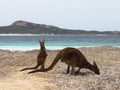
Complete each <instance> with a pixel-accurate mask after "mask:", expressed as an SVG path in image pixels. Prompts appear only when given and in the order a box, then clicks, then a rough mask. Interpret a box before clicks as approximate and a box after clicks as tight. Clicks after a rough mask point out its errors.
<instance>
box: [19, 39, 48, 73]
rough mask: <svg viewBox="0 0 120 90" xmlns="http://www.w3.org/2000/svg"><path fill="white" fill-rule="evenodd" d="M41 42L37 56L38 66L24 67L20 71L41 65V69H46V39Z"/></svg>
mask: <svg viewBox="0 0 120 90" xmlns="http://www.w3.org/2000/svg"><path fill="white" fill-rule="evenodd" d="M39 43H40V47H41V49H40V52H39V54H38V56H37V64H36V66H34V67H30V68H24V69H22V70H20V71H24V70H29V69H37V68H38V67H39V66H40V65H41V69H44V68H45V67H44V63H45V60H46V57H47V53H46V49H45V46H44V43H45V41H40V40H39Z"/></svg>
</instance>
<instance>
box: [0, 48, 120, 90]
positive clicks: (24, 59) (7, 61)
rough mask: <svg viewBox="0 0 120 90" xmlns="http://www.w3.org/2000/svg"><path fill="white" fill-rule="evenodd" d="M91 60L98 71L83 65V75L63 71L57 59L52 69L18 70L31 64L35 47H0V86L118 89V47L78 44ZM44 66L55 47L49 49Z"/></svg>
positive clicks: (8, 89)
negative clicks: (82, 46)
mask: <svg viewBox="0 0 120 90" xmlns="http://www.w3.org/2000/svg"><path fill="white" fill-rule="evenodd" d="M80 51H81V52H82V53H83V54H84V55H85V56H86V58H87V59H88V61H90V62H91V63H92V62H93V61H96V63H97V64H98V66H99V68H100V73H101V75H95V74H94V73H93V72H92V71H89V70H87V69H82V70H81V72H84V73H85V74H84V75H80V74H79V75H76V76H72V75H70V74H64V72H66V67H67V65H66V64H64V63H61V62H58V63H57V65H56V66H55V67H54V68H53V70H51V71H49V72H39V73H34V74H29V75H28V74H27V72H29V71H24V72H19V70H20V69H23V68H24V67H30V66H34V65H35V64H36V57H37V54H38V52H39V51H38V50H33V51H26V52H23V51H12V52H11V51H6V50H0V90H120V48H116V47H94V48H80ZM47 52H48V57H47V60H46V67H48V66H49V65H50V64H51V63H52V61H53V59H54V57H55V55H56V54H57V52H58V51H55V50H51V51H50V50H48V51H47Z"/></svg>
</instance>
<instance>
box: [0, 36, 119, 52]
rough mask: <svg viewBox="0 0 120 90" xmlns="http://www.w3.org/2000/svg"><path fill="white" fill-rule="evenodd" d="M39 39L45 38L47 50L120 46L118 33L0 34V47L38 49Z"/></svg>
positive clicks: (6, 48) (5, 48)
mask: <svg viewBox="0 0 120 90" xmlns="http://www.w3.org/2000/svg"><path fill="white" fill-rule="evenodd" d="M39 40H45V46H46V49H49V50H59V49H63V48H65V47H75V48H81V47H99V46H115V47H120V35H0V49H4V50H23V51H26V50H33V49H39V48H40V45H39Z"/></svg>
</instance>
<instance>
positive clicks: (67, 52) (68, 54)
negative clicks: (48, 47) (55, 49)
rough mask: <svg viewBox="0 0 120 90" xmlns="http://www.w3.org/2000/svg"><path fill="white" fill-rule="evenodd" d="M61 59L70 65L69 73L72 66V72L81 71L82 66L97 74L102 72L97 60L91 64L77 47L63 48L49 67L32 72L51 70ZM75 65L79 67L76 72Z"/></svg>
mask: <svg viewBox="0 0 120 90" xmlns="http://www.w3.org/2000/svg"><path fill="white" fill-rule="evenodd" d="M59 59H61V61H62V62H64V63H66V64H67V65H68V67H67V73H69V71H70V66H71V67H72V69H71V74H75V73H79V71H80V69H81V68H87V69H90V70H92V71H93V72H94V73H95V74H100V72H99V68H98V67H97V64H96V63H95V61H94V63H93V65H92V64H90V63H89V62H88V61H87V59H86V58H85V56H84V55H83V54H82V53H81V52H80V51H79V50H77V49H75V48H65V49H63V50H61V51H60V52H59V53H58V54H57V55H56V57H55V59H54V61H53V62H52V64H51V65H50V66H49V67H48V68H46V69H39V70H35V71H32V72H30V73H34V72H46V71H49V70H51V69H52V68H53V67H54V66H55V65H56V63H57V62H58V60H59ZM75 67H78V68H79V69H78V71H76V72H75Z"/></svg>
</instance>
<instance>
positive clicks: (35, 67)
mask: <svg viewBox="0 0 120 90" xmlns="http://www.w3.org/2000/svg"><path fill="white" fill-rule="evenodd" d="M39 66H40V65H39V64H37V65H36V66H34V67H30V68H24V69H22V70H20V71H25V70H30V69H37V68H38V67H39Z"/></svg>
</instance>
